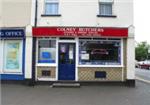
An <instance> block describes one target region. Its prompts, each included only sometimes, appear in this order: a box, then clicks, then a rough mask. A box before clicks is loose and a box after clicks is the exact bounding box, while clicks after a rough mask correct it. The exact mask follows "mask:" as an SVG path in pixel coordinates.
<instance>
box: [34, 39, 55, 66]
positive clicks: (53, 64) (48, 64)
mask: <svg viewBox="0 0 150 105" xmlns="http://www.w3.org/2000/svg"><path fill="white" fill-rule="evenodd" d="M40 40H55V41H56V45H57V40H56V38H37V44H36V45H37V47H36V49H37V50H36V52H37V54H36V66H43V67H44V66H45V67H50V66H51V67H56V66H57V56H56V57H55V63H38V58H39V52H38V50H39V47H38V46H39V44H38V42H39V41H40ZM56 55H57V46H56Z"/></svg>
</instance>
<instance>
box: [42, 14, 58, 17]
mask: <svg viewBox="0 0 150 105" xmlns="http://www.w3.org/2000/svg"><path fill="white" fill-rule="evenodd" d="M41 16H42V17H60V16H61V14H53V15H48V14H42V15H41Z"/></svg>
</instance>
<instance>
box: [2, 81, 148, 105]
mask: <svg viewBox="0 0 150 105" xmlns="http://www.w3.org/2000/svg"><path fill="white" fill-rule="evenodd" d="M1 95H2V96H1V100H2V103H1V105H150V84H148V83H144V82H140V81H136V87H135V88H130V87H126V86H81V87H80V88H51V87H50V86H46V85H38V86H34V87H28V86H23V85H12V84H2V85H1Z"/></svg>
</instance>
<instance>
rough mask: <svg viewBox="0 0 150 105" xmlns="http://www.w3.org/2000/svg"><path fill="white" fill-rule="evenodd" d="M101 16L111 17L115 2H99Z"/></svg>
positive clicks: (110, 0)
mask: <svg viewBox="0 0 150 105" xmlns="http://www.w3.org/2000/svg"><path fill="white" fill-rule="evenodd" d="M99 1H100V2H99V14H100V15H106V16H111V15H112V8H113V7H112V5H113V0H99Z"/></svg>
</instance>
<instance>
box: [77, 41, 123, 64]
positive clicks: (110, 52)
mask: <svg viewBox="0 0 150 105" xmlns="http://www.w3.org/2000/svg"><path fill="white" fill-rule="evenodd" d="M120 50H121V42H120V40H116V41H112V40H108V41H106V40H104V41H101V40H99V41H97V40H79V64H80V65H120V64H121V57H120V56H121V51H120Z"/></svg>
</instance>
